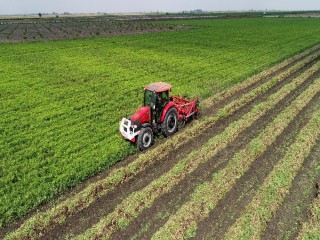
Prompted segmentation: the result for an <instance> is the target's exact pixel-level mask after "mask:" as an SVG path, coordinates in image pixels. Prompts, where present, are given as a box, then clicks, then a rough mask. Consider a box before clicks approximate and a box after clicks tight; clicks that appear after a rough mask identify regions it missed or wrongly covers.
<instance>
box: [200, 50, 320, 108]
mask: <svg viewBox="0 0 320 240" xmlns="http://www.w3.org/2000/svg"><path fill="white" fill-rule="evenodd" d="M319 49H320V45H316V46H314V47H313V48H310V49H308V50H307V51H304V52H302V53H300V54H297V55H295V56H293V57H291V58H289V59H287V60H285V61H283V62H281V63H279V64H277V65H275V66H273V67H271V68H269V69H266V70H265V71H262V72H260V73H258V74H255V75H253V76H252V77H250V78H248V79H247V80H245V81H243V82H241V83H239V84H236V85H235V86H233V87H231V88H229V89H227V90H224V91H222V92H220V93H218V94H216V95H214V96H212V97H209V98H207V99H206V100H204V101H202V102H201V107H203V108H208V107H210V106H211V105H213V104H215V103H217V102H220V101H222V100H224V99H225V98H227V97H230V96H232V95H234V94H236V93H238V92H240V91H241V90H243V89H245V88H247V87H249V86H251V85H253V84H255V83H257V82H259V81H260V80H261V79H263V78H266V77H268V76H270V75H271V74H273V73H275V72H276V71H278V70H280V69H282V68H285V67H286V66H288V65H289V64H291V63H293V62H295V61H297V60H299V59H301V58H303V57H305V56H307V55H308V54H310V53H312V52H314V51H317V50H319Z"/></svg>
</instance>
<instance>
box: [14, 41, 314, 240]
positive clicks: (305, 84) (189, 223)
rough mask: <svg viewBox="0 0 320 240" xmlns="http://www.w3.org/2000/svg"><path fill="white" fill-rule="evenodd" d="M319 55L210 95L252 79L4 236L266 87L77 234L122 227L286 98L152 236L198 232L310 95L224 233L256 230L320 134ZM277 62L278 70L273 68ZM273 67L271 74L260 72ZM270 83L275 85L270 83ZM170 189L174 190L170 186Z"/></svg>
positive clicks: (59, 209)
mask: <svg viewBox="0 0 320 240" xmlns="http://www.w3.org/2000/svg"><path fill="white" fill-rule="evenodd" d="M319 56H320V52H319V47H315V48H313V49H311V50H309V51H307V52H305V53H303V54H300V55H297V56H295V57H293V58H291V59H290V60H288V61H285V62H284V63H281V64H279V65H277V66H275V67H273V68H271V69H269V70H267V71H265V72H262V73H261V74H258V75H256V76H253V77H252V78H250V79H248V80H247V81H245V82H243V83H241V84H238V85H236V86H235V87H233V88H230V89H228V90H226V91H224V92H222V93H220V94H218V95H215V96H213V97H211V98H210V99H208V101H206V106H207V108H210V107H211V106H213V105H214V103H215V102H221V101H223V100H224V99H227V98H228V97H229V96H230V95H234V94H236V93H237V92H239V91H241V89H245V88H247V87H249V86H255V85H256V84H258V85H257V86H256V87H254V89H252V90H250V91H248V92H247V93H244V94H242V96H240V97H239V98H238V99H236V100H233V101H231V102H230V103H229V104H227V105H224V106H222V107H221V108H220V109H217V110H216V111H217V114H215V115H213V116H211V115H209V116H207V117H203V118H202V119H200V120H199V121H198V122H196V123H195V124H193V125H192V126H190V127H189V128H188V129H186V130H185V131H183V132H181V133H178V134H177V135H175V136H173V137H172V138H170V139H168V140H167V141H166V142H164V143H163V144H161V145H158V146H157V147H156V148H154V149H151V150H150V151H148V152H146V153H145V154H140V155H138V156H137V157H136V158H135V159H134V160H133V161H132V162H131V163H130V164H128V165H126V166H123V167H120V168H116V169H114V170H113V171H111V172H110V173H109V175H108V177H106V178H104V179H102V180H100V181H97V182H94V183H92V184H90V185H89V186H88V187H86V188H85V189H84V190H83V191H81V192H79V193H78V194H76V195H74V196H73V197H71V198H68V199H66V200H65V201H63V202H61V203H60V204H59V205H57V206H56V207H54V208H51V209H48V210H47V211H44V212H42V213H39V214H36V215H35V216H34V217H32V218H30V219H29V220H28V221H26V222H25V223H24V224H23V225H22V226H21V227H20V228H19V229H18V230H17V231H15V232H14V233H12V234H11V235H9V236H8V239H18V238H25V237H30V238H36V237H37V236H39V232H40V233H41V232H45V231H48V230H50V229H53V228H54V227H55V226H59V225H60V224H62V223H63V222H65V221H66V220H67V219H68V216H72V215H75V214H76V213H79V212H81V211H82V210H84V209H86V208H88V209H90V207H91V206H92V205H93V203H94V202H95V201H96V200H98V199H99V198H100V197H101V196H103V195H106V194H108V192H110V191H112V190H113V189H115V188H117V187H118V186H119V185H121V184H123V183H124V182H127V181H130V180H131V179H132V178H134V177H137V175H138V174H139V173H140V172H142V171H145V169H146V168H147V167H148V166H150V165H152V164H153V163H154V162H156V161H161V160H162V158H164V157H165V156H166V155H169V154H170V152H172V151H176V150H177V149H179V147H180V146H181V145H182V144H184V143H186V142H187V141H190V140H192V139H197V138H201V137H202V136H203V135H204V134H205V133H206V132H207V130H208V128H211V127H213V126H214V124H215V123H216V122H218V121H219V120H221V119H226V118H228V117H229V116H231V115H233V114H235V113H236V111H237V110H239V109H242V107H243V106H244V105H246V104H248V103H250V102H252V101H253V100H254V99H260V98H261V96H262V95H264V93H267V92H268V91H269V92H270V94H269V95H268V97H265V98H261V100H259V101H258V104H255V105H253V107H252V108H251V109H249V111H248V112H247V113H245V114H244V115H243V116H241V117H240V118H239V119H238V120H236V121H234V122H231V123H230V124H229V125H228V126H226V128H225V129H224V131H222V132H221V133H218V134H216V135H215V136H213V137H211V138H210V139H209V140H208V142H207V143H206V144H204V145H202V146H201V148H199V149H192V150H191V152H190V153H189V154H188V155H186V156H185V157H184V158H182V159H180V157H179V155H177V158H178V161H177V163H176V164H175V165H174V166H172V167H171V168H170V169H169V170H168V171H166V172H165V173H164V174H163V175H161V176H159V177H158V178H155V179H151V180H150V182H149V183H148V184H147V185H146V186H145V187H144V188H141V189H139V190H138V191H135V192H132V193H131V194H129V195H128V196H127V197H126V198H124V199H123V200H122V201H121V202H119V203H118V204H117V205H116V206H115V208H114V210H112V212H110V213H109V214H107V215H106V216H105V217H103V218H101V219H100V220H99V221H98V223H97V224H94V225H93V226H92V227H90V228H89V229H87V230H86V231H85V232H83V234H82V235H79V236H77V237H76V238H77V239H99V238H102V237H103V238H109V237H112V234H114V233H116V232H117V231H120V230H121V229H125V228H126V227H127V226H128V225H130V223H131V222H132V221H134V219H136V218H139V217H140V215H141V213H142V212H143V211H144V210H146V209H148V208H152V205H153V203H154V202H155V201H156V200H157V199H158V198H161V197H162V196H163V195H164V194H167V193H170V191H172V188H173V187H174V186H176V185H178V184H180V183H181V182H183V181H187V178H190V175H192V174H193V172H195V171H196V170H197V168H199V166H201V165H208V166H210V168H211V169H215V168H216V167H215V166H214V165H212V164H208V162H209V161H210V160H211V159H213V158H214V157H216V155H217V154H218V153H219V152H220V150H222V149H224V148H226V147H227V146H228V144H230V143H231V142H233V141H235V140H236V139H237V137H238V136H239V135H240V134H241V133H242V132H244V131H246V129H248V128H250V127H251V126H252V125H254V124H255V123H256V121H257V120H258V119H260V118H262V117H264V116H265V115H267V114H269V113H270V111H274V109H275V108H276V107H277V106H278V105H279V104H281V103H282V102H283V101H284V100H286V101H288V102H289V104H288V106H287V105H283V107H282V108H283V109H281V111H280V112H279V114H277V115H276V116H275V118H274V119H273V120H272V121H271V122H268V124H267V125H266V126H265V127H264V128H263V130H262V131H260V132H258V133H257V134H256V137H254V138H253V139H251V141H250V142H249V143H248V144H247V145H245V146H244V148H243V149H240V150H239V151H238V152H235V154H234V155H233V157H232V158H231V159H228V161H227V162H226V163H227V164H226V165H224V167H222V168H221V169H220V170H219V171H217V172H214V174H213V175H212V177H211V178H210V180H209V181H205V182H203V183H202V184H200V185H197V186H196V188H195V189H194V190H193V191H192V192H190V193H189V194H190V196H191V197H190V198H189V199H187V200H186V201H185V202H184V203H183V204H182V205H181V206H180V208H179V210H178V211H177V212H175V213H174V214H173V215H172V216H168V219H167V221H166V223H165V224H164V225H163V226H162V227H161V228H160V229H159V230H158V231H157V232H155V234H154V236H153V238H154V239H158V238H160V239H163V238H168V239H171V238H172V237H174V238H179V239H180V238H185V237H193V236H194V235H195V234H196V230H197V226H198V224H199V223H200V222H201V221H204V220H205V219H206V218H207V217H208V215H209V213H210V212H211V211H212V210H213V209H214V208H215V207H216V205H217V203H218V201H219V200H221V199H223V198H224V197H225V195H226V194H227V192H229V191H231V189H232V187H233V186H234V185H235V183H236V181H237V180H238V179H240V178H241V177H242V176H243V175H245V174H246V173H247V172H248V171H249V168H250V166H251V165H252V164H253V163H254V162H255V161H257V159H259V157H260V156H262V155H263V154H264V153H265V152H266V151H267V149H268V147H269V146H270V145H272V144H273V143H274V142H275V141H276V139H277V138H278V137H279V136H280V134H282V133H283V132H284V131H285V129H286V128H287V127H288V126H289V124H290V123H291V122H292V121H293V120H294V119H296V118H298V116H299V114H300V112H301V111H302V110H303V109H304V108H306V107H307V106H308V104H309V103H310V102H312V101H313V102H314V101H315V102H316V104H315V107H314V106H313V107H311V115H310V116H309V117H308V118H307V119H306V122H305V124H304V126H302V127H301V129H300V130H299V132H298V133H297V135H296V137H295V140H294V142H293V143H292V144H291V145H290V146H289V147H288V148H287V149H285V152H286V153H285V155H284V156H283V157H282V158H281V159H279V161H278V163H277V164H276V165H275V166H274V167H273V168H272V171H271V172H270V173H269V175H268V176H267V177H266V178H265V180H264V182H263V184H262V185H261V186H260V187H259V189H258V190H257V192H256V193H255V196H254V198H253V200H252V201H251V203H249V204H248V205H247V207H246V209H244V211H243V213H242V216H241V218H239V219H238V220H237V222H236V223H235V224H234V225H233V226H231V227H230V229H229V231H228V233H227V235H226V239H229V238H236V239H238V238H239V237H244V238H252V239H254V238H257V236H260V235H261V232H263V230H264V228H265V224H266V222H265V219H268V218H269V219H270V218H271V217H272V216H273V214H274V213H275V211H276V210H277V208H278V207H279V205H280V204H281V203H282V201H283V199H284V196H285V195H286V194H287V193H288V190H289V187H290V185H291V183H292V181H293V179H294V177H295V176H296V175H297V173H298V172H299V170H300V169H301V165H302V163H303V162H304V160H305V159H306V158H307V157H308V155H309V153H310V151H311V149H312V148H313V147H314V146H315V145H316V141H317V138H318V137H319V134H320V132H319V126H320V118H319V116H320V115H319V104H317V103H319V102H317V100H316V99H318V98H316V96H318V97H319V92H320V79H319V72H320V64H319V61H318V59H319ZM306 66H308V67H306ZM279 70H281V71H280V72H278V73H277V71H279ZM272 75H274V76H273V77H269V78H266V77H267V76H272ZM292 76H295V77H292ZM264 78H266V79H267V80H266V81H264V82H263V81H262V79H264ZM282 83H283V84H282ZM277 86H281V87H280V88H279V89H277V88H275V87H277ZM275 89H276V91H274V90H275ZM304 89H305V90H304ZM292 93H296V97H293V98H292V99H293V100H292V101H289V100H288V97H289V96H290V95H292ZM293 96H294V95H293ZM289 99H290V98H289ZM309 108H310V107H309ZM165 150H166V151H165ZM214 164H215V165H223V162H219V161H217V162H216V163H214ZM187 182H188V181H187ZM188 184H189V183H188ZM279 185H281V188H279ZM172 194H175V193H174V192H172ZM259 204H261V211H259V212H258V213H259V214H261V216H260V217H259V218H258V219H257V212H256V211H253V210H255V209H256V208H257V206H258V205H259ZM259 208H260V207H259ZM250 218H253V220H254V221H253V220H252V221H249V220H247V219H250ZM248 222H249V223H248ZM258 226H259V227H258ZM248 228H249V230H248ZM250 228H252V229H250ZM301 234H302V233H301ZM115 238H116V237H115Z"/></svg>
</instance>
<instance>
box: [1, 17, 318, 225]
mask: <svg viewBox="0 0 320 240" xmlns="http://www.w3.org/2000/svg"><path fill="white" fill-rule="evenodd" d="M256 21H257V22H258V23H256V24H257V25H259V22H260V20H254V21H251V20H250V21H248V20H240V21H229V20H227V21H221V22H216V21H210V22H206V23H210V24H211V25H212V27H211V28H206V29H200V28H199V29H193V30H190V31H182V32H166V33H161V34H149V35H143V36H130V37H129V36H127V37H117V38H106V39H90V40H85V41H80V40H79V41H54V42H46V43H33V44H14V45H13V44H2V48H1V56H0V63H1V70H0V75H1V79H2V80H1V83H0V85H1V86H0V89H1V101H0V115H1V119H0V134H1V141H2V142H1V148H0V158H1V163H0V164H1V168H2V169H3V174H1V176H0V178H1V180H0V182H1V183H0V184H3V185H1V190H3V191H2V192H1V194H0V202H1V203H2V204H1V205H0V227H1V226H3V225H4V224H5V223H8V222H10V221H13V220H14V219H16V218H17V217H22V216H24V215H25V214H26V213H28V212H29V211H30V210H31V209H36V208H37V206H38V205H39V204H41V203H44V202H48V201H50V200H51V199H52V198H53V197H54V196H57V194H59V193H61V192H63V191H64V190H66V189H68V188H69V187H71V186H74V185H76V184H77V183H79V182H81V181H82V180H84V179H86V178H88V177H89V176H92V175H94V174H95V173H97V172H100V171H102V170H104V169H106V168H108V167H110V166H111V165H112V164H113V163H115V162H117V161H120V160H121V159H123V158H124V157H125V156H127V155H128V154H130V153H132V152H133V151H135V149H134V147H132V146H131V145H129V144H127V143H125V142H124V141H122V140H121V139H120V138H119V135H118V131H117V130H118V119H119V117H122V116H125V115H127V114H130V113H132V112H133V111H134V110H135V109H136V108H137V107H138V105H140V104H139V102H140V101H139V100H138V99H139V97H142V94H140V95H139V96H138V97H137V96H136V90H139V91H140V92H142V88H143V86H144V85H146V84H147V83H150V82H153V81H159V80H165V81H169V82H170V83H171V84H172V85H173V86H174V91H175V92H174V93H180V94H190V95H193V96H195V95H199V96H201V97H206V96H209V95H211V94H212V89H214V90H215V91H219V90H221V89H223V88H226V87H227V86H231V85H233V84H234V83H235V82H239V81H242V80H243V79H245V78H246V77H247V76H249V75H252V74H253V73H255V72H257V71H259V70H260V69H262V68H265V67H267V66H269V65H270V64H273V63H275V62H278V61H279V60H281V59H283V58H284V57H288V56H290V55H292V54H294V53H296V52H298V51H300V50H301V49H304V48H306V47H308V46H311V45H314V44H315V43H317V41H318V38H317V35H315V32H314V30H313V28H314V27H315V25H317V24H314V23H311V22H310V21H308V24H307V26H310V28H306V27H305V26H303V27H301V26H299V29H301V31H300V33H301V34H300V35H299V36H297V35H295V34H292V32H293V31H291V30H292V27H294V26H296V23H297V21H295V20H290V21H289V22H290V23H291V26H290V27H288V25H287V24H288V21H286V22H284V21H282V20H280V21H273V20H270V21H268V23H267V26H266V25H264V26H266V27H267V28H268V29H269V30H270V28H271V29H281V32H282V33H281V39H280V40H281V45H279V43H278V40H276V41H275V40H274V39H276V38H275V37H274V36H271V35H270V34H269V33H268V34H265V32H266V31H264V30H263V29H264V28H263V29H261V28H252V29H253V30H254V31H253V30H250V31H248V29H250V28H249V27H248V25H250V26H251V25H252V23H253V22H256ZM262 22H264V21H262ZM299 22H300V20H299ZM204 23H205V22H201V24H204ZM225 24H227V25H229V26H233V27H231V28H230V27H229V28H226V27H225V26H224V25H225ZM239 25H240V27H239V28H238V27H234V26H239ZM284 28H285V29H286V28H289V29H290V31H284V30H283V29H284ZM226 29H227V32H228V36H229V37H228V38H227V39H225V38H224V37H223V36H225V32H226ZM257 29H259V31H258V30H257ZM9 31H10V30H9ZM244 32H248V33H250V34H251V36H252V37H247V36H248V35H247V34H246V33H244ZM252 32H259V35H258V36H256V35H255V34H254V33H253V34H252ZM269 32H270V31H269ZM273 32H274V33H278V32H280V31H273ZM14 34H15V33H14ZM233 36H234V37H233ZM306 36H308V38H306ZM221 39H223V40H221ZM239 39H242V40H241V41H238V40H239ZM261 39H263V41H260V40H261ZM283 39H285V43H283V41H284V40H283ZM221 45H223V46H221ZM248 46H250V47H248ZM200 79H201V81H199V80H200ZM203 86H206V87H205V88H204V87H203ZM133 99H136V101H133ZM140 99H141V98H140ZM124 106H125V107H124ZM71 208H72V207H71ZM71 213H72V211H71ZM40 229H41V228H40Z"/></svg>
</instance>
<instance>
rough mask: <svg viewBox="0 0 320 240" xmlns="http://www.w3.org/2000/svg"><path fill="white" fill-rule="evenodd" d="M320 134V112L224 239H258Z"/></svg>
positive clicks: (312, 118) (303, 130) (299, 134)
mask: <svg viewBox="0 0 320 240" xmlns="http://www.w3.org/2000/svg"><path fill="white" fill-rule="evenodd" d="M319 135H320V111H319V110H318V111H315V112H314V113H313V115H312V117H311V119H310V120H309V122H308V123H307V124H306V125H305V126H304V127H303V128H302V129H301V130H300V131H299V133H298V135H297V139H296V141H295V142H294V143H293V144H292V145H291V146H290V147H289V148H288V150H287V153H286V155H285V157H284V158H282V159H281V160H280V162H279V163H278V164H277V165H275V166H274V169H273V171H272V172H271V173H270V174H269V175H268V177H267V178H266V179H265V181H264V182H263V184H262V185H261V186H260V188H259V190H258V191H257V192H256V194H255V197H254V198H253V200H252V201H251V202H250V203H249V204H248V206H247V207H246V209H245V211H244V212H243V215H242V216H241V217H240V218H239V219H238V220H237V221H236V223H235V224H234V225H233V226H231V227H230V229H229V230H228V232H227V234H226V235H225V239H258V238H261V235H262V233H263V231H264V230H265V228H266V225H267V222H268V221H270V220H271V219H272V217H273V215H274V213H275V212H276V210H277V209H278V207H279V206H280V205H281V204H282V202H283V200H284V198H285V196H286V194H287V193H288V192H289V188H290V186H291V183H292V181H293V179H294V178H295V176H296V175H297V173H298V172H299V171H300V169H301V166H302V164H303V162H304V161H305V159H306V158H307V157H308V155H309V153H310V151H311V149H312V147H313V146H314V145H315V144H316V141H317V138H318V137H319Z"/></svg>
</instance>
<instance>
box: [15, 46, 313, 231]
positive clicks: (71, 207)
mask: <svg viewBox="0 0 320 240" xmlns="http://www.w3.org/2000/svg"><path fill="white" fill-rule="evenodd" d="M307 52H309V51H307ZM318 55H319V52H315V53H313V54H312V55H311V56H308V57H307V58H305V59H304V60H303V61H301V62H300V63H297V64H295V65H294V66H292V67H291V68H290V69H288V71H286V72H284V73H283V74H281V75H280V76H278V77H277V78H275V79H273V80H272V81H269V82H268V83H265V84H264V85H263V86H260V87H259V88H258V89H256V90H254V91H253V92H249V93H248V94H245V95H244V96H243V97H242V98H241V99H240V100H239V101H237V102H232V103H230V104H229V105H227V106H226V107H224V108H223V109H221V110H220V111H219V113H218V114H217V115H216V116H214V117H208V118H204V119H201V120H200V121H198V122H197V123H196V124H194V126H192V127H191V128H189V129H187V130H186V131H184V132H183V133H182V134H178V135H176V136H174V137H172V138H170V139H168V140H167V141H166V142H165V143H164V144H162V145H160V146H158V147H157V148H155V149H153V150H150V151H148V152H147V153H146V154H141V155H140V156H139V157H138V158H137V159H136V160H135V161H134V162H132V163H131V164H129V165H128V166H127V167H124V168H120V169H116V170H114V171H113V172H111V173H110V175H109V177H108V178H106V179H104V180H102V181H99V182H96V183H94V184H92V185H90V186H88V188H86V189H85V190H84V191H82V192H81V193H79V194H77V195H76V196H74V197H73V198H71V199H68V200H67V201H65V202H63V203H62V204H60V205H58V206H57V207H55V208H53V209H49V211H47V212H45V213H39V214H37V215H35V216H34V217H32V218H31V219H30V220H29V221H27V222H26V223H25V224H24V225H22V226H21V228H20V229H19V230H18V231H16V232H15V234H14V235H13V236H16V237H19V236H20V237H21V236H25V235H26V234H27V235H28V236H37V235H38V234H39V232H42V231H43V230H44V229H46V228H48V227H53V226H55V225H58V224H60V223H61V222H63V221H65V219H66V216H69V215H70V214H74V213H75V212H79V211H80V210H81V209H84V208H86V207H88V206H89V205H90V204H91V203H92V202H93V201H95V199H97V198H98V197H99V196H101V195H104V194H106V193H107V192H108V191H110V190H112V189H113V188H114V187H115V186H117V185H118V184H120V183H122V182H124V181H128V180H129V179H131V178H132V177H134V176H135V175H136V174H137V173H139V172H141V171H143V170H144V169H145V168H146V167H147V166H148V165H150V164H152V163H153V161H154V160H155V159H156V158H155V156H157V158H158V159H159V158H161V157H165V156H166V155H167V154H168V152H170V151H169V150H168V149H172V150H173V149H176V148H178V147H179V146H181V145H182V144H184V143H185V142H187V141H189V140H191V139H193V138H194V136H196V135H198V134H200V133H201V132H203V131H205V129H206V128H207V127H209V126H211V125H212V124H213V123H215V122H216V121H217V120H219V119H221V118H224V117H227V116H229V115H230V114H232V113H234V112H235V111H236V110H237V109H239V108H240V107H242V106H243V105H245V104H246V103H247V102H249V101H251V100H252V99H254V98H255V97H257V96H258V95H259V94H261V93H263V92H265V91H266V90H268V89H270V88H271V87H273V86H274V85H276V84H277V83H279V82H281V81H282V80H283V79H284V78H285V77H286V76H288V75H289V74H290V73H293V72H295V71H297V70H298V69H300V68H302V67H303V66H304V65H305V64H307V63H309V62H312V61H314V60H315V59H316V58H317V57H318ZM24 229H28V231H27V232H26V231H24Z"/></svg>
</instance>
